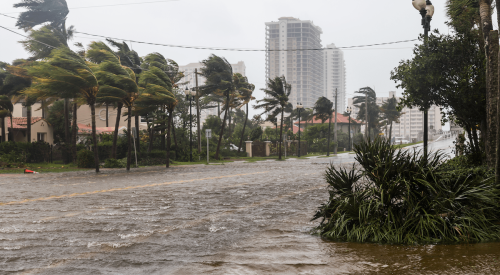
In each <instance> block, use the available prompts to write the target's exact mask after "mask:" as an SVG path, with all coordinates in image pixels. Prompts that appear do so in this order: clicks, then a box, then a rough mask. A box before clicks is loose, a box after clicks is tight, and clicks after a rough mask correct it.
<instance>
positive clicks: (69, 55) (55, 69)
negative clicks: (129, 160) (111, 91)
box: [26, 47, 99, 172]
mask: <svg viewBox="0 0 500 275" xmlns="http://www.w3.org/2000/svg"><path fill="white" fill-rule="evenodd" d="M95 66H97V65H95ZM91 67H94V66H92V63H88V62H85V60H83V58H82V57H81V56H79V55H78V54H77V53H75V52H73V51H71V50H70V49H68V48H65V47H62V48H59V49H55V50H53V51H52V53H51V55H50V57H49V58H48V59H47V60H44V61H39V62H36V63H34V64H33V66H30V67H28V69H27V70H28V74H29V75H30V76H31V77H32V78H33V81H34V85H32V87H31V88H30V89H28V90H27V91H26V93H27V94H28V95H33V96H34V97H37V98H45V97H62V98H69V97H71V95H73V94H78V96H79V97H81V98H82V99H84V100H85V101H86V102H87V104H88V105H89V106H90V110H91V114H92V141H93V151H94V161H95V165H96V172H99V155H98V152H97V134H96V122H95V103H96V98H97V93H98V91H99V84H98V81H97V78H96V77H95V75H94V72H93V71H92V69H91Z"/></svg>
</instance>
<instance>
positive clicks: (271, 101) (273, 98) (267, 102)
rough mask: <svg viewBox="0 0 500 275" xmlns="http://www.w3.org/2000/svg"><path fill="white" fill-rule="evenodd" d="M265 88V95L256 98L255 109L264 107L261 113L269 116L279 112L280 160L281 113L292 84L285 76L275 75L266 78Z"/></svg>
mask: <svg viewBox="0 0 500 275" xmlns="http://www.w3.org/2000/svg"><path fill="white" fill-rule="evenodd" d="M266 86H267V88H265V89H262V91H264V93H265V94H266V96H265V97H264V99H261V100H257V105H255V106H254V108H255V109H264V112H263V113H267V115H268V116H270V117H271V118H275V117H276V116H278V115H279V114H281V122H280V139H279V149H278V151H279V153H278V154H279V156H278V159H280V160H281V142H282V140H283V115H284V112H285V108H286V107H287V105H288V99H289V96H290V92H291V91H292V85H291V84H288V83H287V82H286V78H285V76H281V77H279V76H277V77H275V78H274V79H268V80H267V83H266Z"/></svg>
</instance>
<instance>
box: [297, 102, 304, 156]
mask: <svg viewBox="0 0 500 275" xmlns="http://www.w3.org/2000/svg"><path fill="white" fill-rule="evenodd" d="M302 108H304V106H303V105H302V103H298V102H297V110H298V111H299V153H298V157H299V158H300V110H302Z"/></svg>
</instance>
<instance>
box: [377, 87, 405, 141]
mask: <svg viewBox="0 0 500 275" xmlns="http://www.w3.org/2000/svg"><path fill="white" fill-rule="evenodd" d="M397 107H398V101H397V99H396V98H395V97H394V96H393V97H391V98H389V99H388V100H387V101H386V102H384V103H382V106H380V111H381V113H382V114H381V117H382V119H383V120H384V121H385V124H386V133H387V125H390V126H389V140H391V137H392V124H393V123H399V118H400V117H401V115H403V113H402V112H401V111H399V110H398V108H397Z"/></svg>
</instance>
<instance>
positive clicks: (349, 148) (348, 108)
mask: <svg viewBox="0 0 500 275" xmlns="http://www.w3.org/2000/svg"><path fill="white" fill-rule="evenodd" d="M346 113H347V114H348V115H349V131H348V135H349V146H347V150H348V151H351V150H352V148H351V113H352V108H351V107H347V111H346Z"/></svg>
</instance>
